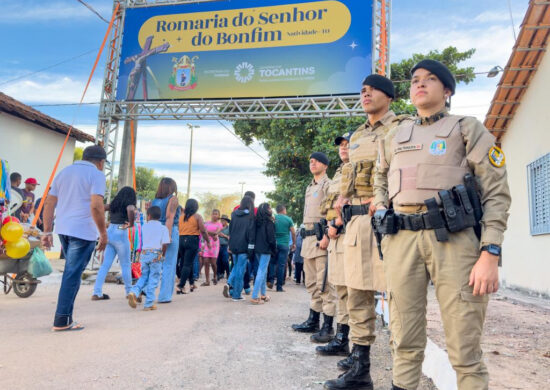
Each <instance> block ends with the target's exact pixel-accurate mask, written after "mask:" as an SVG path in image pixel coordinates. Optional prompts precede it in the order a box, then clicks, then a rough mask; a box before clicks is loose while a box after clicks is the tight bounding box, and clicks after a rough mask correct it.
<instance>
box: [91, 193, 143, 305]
mask: <svg viewBox="0 0 550 390" xmlns="http://www.w3.org/2000/svg"><path fill="white" fill-rule="evenodd" d="M105 209H106V210H108V211H109V220H110V224H109V227H108V228H107V236H108V240H109V241H108V243H107V247H106V248H105V255H104V257H103V263H102V264H101V267H100V268H99V271H98V273H97V279H96V281H95V285H94V294H93V295H92V301H100V300H105V299H109V295H107V294H103V291H102V290H103V283H105V277H106V276H107V273H108V272H109V269H111V266H112V265H113V261H114V259H115V256H118V261H119V262H120V269H121V271H122V280H123V281H124V289H125V290H126V295H128V293H129V292H130V289H131V288H132V271H131V265H130V240H129V239H128V227H133V226H134V220H135V216H136V192H135V191H134V189H133V188H131V187H124V188H122V189H121V190H120V191H119V192H118V194H116V196H115V198H114V199H113V201H112V202H111V204H110V205H105Z"/></svg>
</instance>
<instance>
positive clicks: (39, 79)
mask: <svg viewBox="0 0 550 390" xmlns="http://www.w3.org/2000/svg"><path fill="white" fill-rule="evenodd" d="M100 73H101V72H100ZM86 81H87V79H86V78H72V77H69V76H62V75H57V74H46V73H40V74H35V75H33V76H31V77H30V78H28V79H22V80H19V81H15V82H13V83H9V84H7V85H5V86H2V87H0V88H1V90H2V92H4V93H5V94H6V95H9V96H11V97H13V98H15V99H17V100H21V101H24V102H25V103H78V102H79V101H80V98H81V96H82V92H83V91H84V87H85V86H86ZM102 83H103V80H102V78H101V77H100V76H98V75H97V74H96V77H94V78H93V79H92V81H91V82H90V86H89V87H88V91H87V92H86V96H85V98H84V102H97V101H99V99H100V96H101V87H102Z"/></svg>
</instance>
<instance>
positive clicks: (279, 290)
mask: <svg viewBox="0 0 550 390" xmlns="http://www.w3.org/2000/svg"><path fill="white" fill-rule="evenodd" d="M277 292H285V290H283V288H282V287H280V288H278V289H277Z"/></svg>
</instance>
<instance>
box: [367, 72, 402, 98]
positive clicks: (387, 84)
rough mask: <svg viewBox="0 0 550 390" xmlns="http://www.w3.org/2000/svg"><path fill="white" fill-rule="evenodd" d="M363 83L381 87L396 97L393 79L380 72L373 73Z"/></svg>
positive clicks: (377, 87)
mask: <svg viewBox="0 0 550 390" xmlns="http://www.w3.org/2000/svg"><path fill="white" fill-rule="evenodd" d="M363 85H368V86H369V87H373V88H376V89H379V90H380V91H382V92H384V93H385V94H386V95H388V96H389V97H391V98H392V99H393V98H395V87H394V86H393V83H392V81H391V80H390V79H389V78H387V77H384V76H382V75H379V74H371V75H370V76H367V77H366V78H365V80H363Z"/></svg>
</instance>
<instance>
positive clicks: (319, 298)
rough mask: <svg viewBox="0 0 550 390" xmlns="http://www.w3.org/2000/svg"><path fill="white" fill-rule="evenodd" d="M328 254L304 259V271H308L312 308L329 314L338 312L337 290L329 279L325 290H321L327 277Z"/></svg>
mask: <svg viewBox="0 0 550 390" xmlns="http://www.w3.org/2000/svg"><path fill="white" fill-rule="evenodd" d="M326 266H327V256H318V257H314V258H310V259H304V271H305V273H306V290H307V292H308V293H309V294H310V295H311V303H310V308H311V309H312V310H315V311H316V312H319V313H324V314H325V315H327V316H331V317H334V315H335V314H336V301H337V300H338V298H337V297H336V291H335V290H334V286H333V285H331V284H330V283H329V282H328V280H327V282H326V286H325V291H324V292H321V289H322V287H323V280H324V278H325V268H326Z"/></svg>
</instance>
